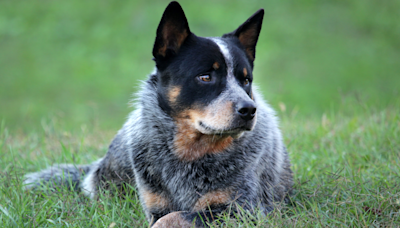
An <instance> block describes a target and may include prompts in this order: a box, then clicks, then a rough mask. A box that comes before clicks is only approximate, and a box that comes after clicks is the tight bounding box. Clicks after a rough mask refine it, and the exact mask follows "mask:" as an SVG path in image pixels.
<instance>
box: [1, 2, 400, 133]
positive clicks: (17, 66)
mask: <svg viewBox="0 0 400 228" xmlns="http://www.w3.org/2000/svg"><path fill="white" fill-rule="evenodd" d="M180 3H181V5H182V7H183V9H184V10H185V13H186V15H187V18H188V21H189V25H190V27H191V30H192V31H193V32H194V33H195V34H196V35H199V36H220V35H222V34H223V33H226V32H230V31H232V30H234V29H235V28H236V27H237V26H239V25H240V24H241V23H243V22H244V21H245V20H246V19H247V18H248V17H249V16H251V15H252V14H253V13H254V12H255V11H256V10H258V9H259V8H264V9H265V10H266V14H265V18H264V24H263V29H262V32H261V35H260V39H259V43H258V46H257V56H256V62H255V66H256V68H255V82H256V83H257V84H258V85H260V87H261V90H262V91H263V93H264V95H265V98H266V99H267V100H268V101H269V102H270V103H271V104H272V105H273V106H274V107H275V108H276V109H278V110H280V111H279V112H280V113H279V114H280V115H281V116H283V118H285V117H286V116H292V117H294V116H297V117H301V118H321V116H322V115H323V114H324V113H332V112H334V113H336V112H342V113H345V114H346V115H355V114H362V113H361V111H357V110H362V108H363V107H373V108H374V109H381V108H387V107H390V106H394V107H396V106H399V105H400V93H399V88H400V75H399V74H400V73H399V72H400V23H399V21H400V19H399V9H400V1H397V0H385V1H376V0H362V1H361V0H347V1H338V0H331V1H328V0H319V1H318V0H297V1H295V0H293V1H281V0H279V1H278V0H269V1H267V0H246V1H228V0H218V1H216V0H212V1H211V0H204V1H180ZM167 4H168V1H103V0H96V1H82V0H68V1H46V0H43V1H25V0H18V1H11V0H2V1H0V119H3V120H4V121H5V124H6V126H7V127H8V128H10V129H15V130H17V129H19V130H23V131H30V130H33V129H37V128H40V127H41V124H42V123H43V121H48V120H53V121H58V122H62V123H64V125H65V127H66V128H71V129H74V128H79V127H80V126H82V125H83V124H88V125H92V124H93V125H96V126H98V127H100V128H101V129H107V130H117V129H118V128H120V126H121V125H122V124H123V122H124V120H125V118H126V116H127V115H128V113H129V111H130V110H131V109H132V108H130V107H129V105H128V101H129V100H130V99H131V98H132V93H133V92H134V91H136V90H137V88H138V85H139V80H144V79H146V77H147V75H148V74H149V73H150V72H151V71H152V70H153V67H154V63H153V61H152V60H151V58H152V55H151V50H152V45H153V42H154V38H155V31H156V28H157V26H158V22H159V20H160V18H161V15H162V13H163V10H164V9H165V7H166V6H167Z"/></svg>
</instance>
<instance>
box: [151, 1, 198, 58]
mask: <svg viewBox="0 0 400 228" xmlns="http://www.w3.org/2000/svg"><path fill="white" fill-rule="evenodd" d="M190 34H191V32H190V29H189V24H188V22H187V19H186V16H185V13H184V12H183V9H182V7H181V6H180V5H179V3H178V2H175V1H174V2H171V3H169V5H168V6H167V8H166V9H165V11H164V14H163V16H162V18H161V22H160V24H159V25H158V28H157V37H156V41H155V42H154V47H153V56H154V58H155V59H156V61H157V59H159V58H168V57H170V56H173V55H175V54H176V53H178V51H179V48H180V47H181V45H182V44H183V42H185V40H186V38H187V37H188V36H189V35H190Z"/></svg>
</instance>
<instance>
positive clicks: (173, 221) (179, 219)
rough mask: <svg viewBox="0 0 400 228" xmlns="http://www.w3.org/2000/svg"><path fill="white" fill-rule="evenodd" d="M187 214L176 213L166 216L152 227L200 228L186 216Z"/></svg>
mask: <svg viewBox="0 0 400 228" xmlns="http://www.w3.org/2000/svg"><path fill="white" fill-rule="evenodd" d="M184 214H185V212H182V211H175V212H172V213H169V214H167V215H164V216H163V217H161V218H160V219H159V220H157V222H156V223H154V225H153V226H152V228H190V227H198V226H196V225H195V223H192V221H190V220H189V219H188V218H186V217H185V216H184Z"/></svg>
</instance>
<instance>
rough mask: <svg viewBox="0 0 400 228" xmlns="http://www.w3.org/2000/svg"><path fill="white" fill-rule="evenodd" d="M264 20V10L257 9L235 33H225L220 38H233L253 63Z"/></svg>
mask: <svg viewBox="0 0 400 228" xmlns="http://www.w3.org/2000/svg"><path fill="white" fill-rule="evenodd" d="M263 18H264V9H259V10H258V11H257V12H256V13H255V14H253V16H251V17H250V18H249V19H247V21H245V22H244V23H243V24H242V25H240V26H239V28H237V29H236V30H235V31H233V32H231V33H227V34H225V35H223V36H222V37H230V36H235V37H237V38H238V39H239V41H240V43H241V44H242V45H243V47H244V48H245V50H246V53H247V55H248V57H249V58H250V60H252V61H254V59H255V57H256V44H257V41H258V36H259V34H260V31H261V26H262V22H263Z"/></svg>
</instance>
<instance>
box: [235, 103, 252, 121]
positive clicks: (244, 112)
mask: <svg viewBox="0 0 400 228" xmlns="http://www.w3.org/2000/svg"><path fill="white" fill-rule="evenodd" d="M237 107H238V108H237V110H238V113H239V116H240V117H242V119H244V120H246V121H247V120H251V119H253V118H254V116H256V106H255V104H254V102H248V101H242V102H240V103H239V104H238V106H237Z"/></svg>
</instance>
